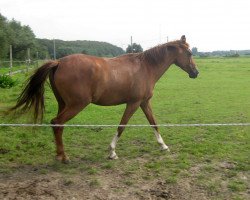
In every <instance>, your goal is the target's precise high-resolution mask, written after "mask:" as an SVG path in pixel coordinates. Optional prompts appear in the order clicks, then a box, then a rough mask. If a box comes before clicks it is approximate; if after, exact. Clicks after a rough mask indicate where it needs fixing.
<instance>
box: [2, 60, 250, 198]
mask: <svg viewBox="0 0 250 200" xmlns="http://www.w3.org/2000/svg"><path fill="white" fill-rule="evenodd" d="M196 64H197V65H198V68H199V71H200V75H199V77H198V78H197V79H195V80H193V79H190V78H188V75H187V74H186V73H184V72H183V71H181V70H180V69H178V68H177V67H176V66H171V67H170V69H169V70H168V71H167V72H166V73H165V74H164V75H163V77H162V78H161V79H160V81H159V82H158V83H157V85H156V88H155V90H154V96H153V98H152V107H153V112H154V115H155V117H156V119H157V122H158V124H166V123H171V124H179V123H181V124H188V123H192V124H193V123H240V122H243V123H244V122H250V89H249V88H250V58H249V57H242V58H197V59H196ZM28 76H29V75H28V74H25V73H21V74H16V75H14V76H13V77H14V78H15V79H17V81H18V85H16V86H15V87H13V88H10V89H1V88H0V109H1V110H0V111H1V114H0V123H27V122H32V120H31V119H30V118H29V116H22V117H16V118H13V117H11V116H6V115H5V114H4V113H3V112H2V111H4V110H5V109H6V108H7V107H8V106H12V105H14V104H15V100H16V98H17V96H18V95H19V93H20V91H21V88H22V84H23V83H24V81H25V79H27V77H28ZM45 102H46V112H45V118H44V123H49V122H50V120H51V119H52V118H53V117H54V116H55V115H56V113H57V103H56V100H55V98H54V96H53V94H52V92H51V90H50V88H49V86H48V85H47V86H46V99H45ZM124 108H125V106H124V105H121V106H114V107H99V106H95V105H90V106H88V107H87V108H86V109H85V110H84V111H83V112H81V113H80V114H79V115H78V116H77V117H76V118H74V119H72V120H71V121H70V122H69V124H118V123H119V121H120V118H121V115H122V113H123V111H124ZM130 124H148V122H147V120H146V118H145V117H144V114H143V113H142V111H141V110H138V111H137V112H136V113H135V115H134V116H133V117H132V118H131V120H130ZM115 132H116V128H114V127H111V128H107V127H106V128H101V127H96V128H95V127H93V128H72V127H70V128H65V131H64V135H63V137H64V143H65V148H66V152H67V153H68V155H69V156H70V159H71V163H70V164H67V165H65V164H61V163H58V162H56V161H55V160H54V154H55V145H54V143H53V140H54V138H53V135H52V130H51V128H49V127H43V128H39V127H38V128H31V127H0V191H1V192H0V199H4V198H6V199H11V198H13V199H14V198H18V197H19V198H24V199H35V198H44V199H199V200H201V199H249V198H250V181H249V180H250V174H249V173H250V159H249V155H250V127H249V126H223V127H168V128H166V127H165V128H164V127H161V128H160V132H161V134H162V137H163V138H164V140H165V142H166V144H167V145H168V146H169V147H170V152H163V151H160V148H159V146H158V144H157V142H156V139H155V138H154V135H153V131H152V129H151V128H149V127H140V128H135V127H134V128H129V127H128V128H126V130H125V132H124V133H123V135H122V137H121V139H120V140H119V141H118V144H117V148H116V152H117V153H118V155H119V159H118V160H108V159H107V156H108V146H109V144H110V142H111V139H112V138H113V136H114V133H115Z"/></svg>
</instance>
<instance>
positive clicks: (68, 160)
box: [62, 158, 71, 164]
mask: <svg viewBox="0 0 250 200" xmlns="http://www.w3.org/2000/svg"><path fill="white" fill-rule="evenodd" d="M70 162H71V161H70V159H69V158H67V159H62V163H63V164H69V163H70Z"/></svg>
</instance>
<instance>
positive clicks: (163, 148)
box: [161, 145, 170, 152]
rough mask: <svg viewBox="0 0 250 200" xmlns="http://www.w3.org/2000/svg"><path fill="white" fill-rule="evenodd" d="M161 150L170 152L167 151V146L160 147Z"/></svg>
mask: <svg viewBox="0 0 250 200" xmlns="http://www.w3.org/2000/svg"><path fill="white" fill-rule="evenodd" d="M161 150H162V151H168V152H170V150H169V148H168V146H167V145H165V146H162V147H161Z"/></svg>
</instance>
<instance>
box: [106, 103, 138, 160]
mask: <svg viewBox="0 0 250 200" xmlns="http://www.w3.org/2000/svg"><path fill="white" fill-rule="evenodd" d="M139 106H140V102H136V103H128V104H127V106H126V109H125V111H124V113H123V116H122V119H121V122H120V125H126V124H127V123H128V121H129V119H130V118H131V117H132V115H133V114H134V113H135V111H136V110H137V109H138V108H139ZM124 129H125V127H124V126H119V127H118V128H117V133H116V134H115V136H114V138H113V139H112V141H111V143H110V146H109V150H110V152H109V158H110V159H117V158H118V156H117V154H116V152H115V147H116V144H117V141H118V140H119V138H120V136H121V134H122V132H123V131H124Z"/></svg>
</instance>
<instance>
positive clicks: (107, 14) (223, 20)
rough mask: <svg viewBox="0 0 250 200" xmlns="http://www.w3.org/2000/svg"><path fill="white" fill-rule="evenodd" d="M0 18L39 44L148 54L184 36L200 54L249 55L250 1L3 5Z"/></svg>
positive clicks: (64, 0) (48, 0)
mask: <svg viewBox="0 0 250 200" xmlns="http://www.w3.org/2000/svg"><path fill="white" fill-rule="evenodd" d="M0 13H1V14H2V15H4V16H5V17H7V18H8V19H9V20H10V19H12V18H14V19H16V20H17V21H20V22H21V23H22V24H23V25H29V26H30V27H31V28H32V30H33V31H34V33H35V35H36V37H38V38H48V39H53V38H56V39H62V40H96V41H105V42H110V43H112V44H115V45H117V46H120V47H122V48H124V49H125V48H126V47H127V44H128V43H130V36H131V35H132V36H133V42H136V43H139V44H141V45H142V47H143V48H144V49H147V48H149V47H153V46H155V45H157V44H159V43H165V42H166V41H167V36H168V37H169V40H174V39H179V38H180V37H181V35H183V34H185V35H186V37H187V41H188V42H189V43H190V45H191V47H194V46H195V47H198V50H199V51H212V50H230V49H238V50H240V49H250V0H123V1H122V0H0Z"/></svg>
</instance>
